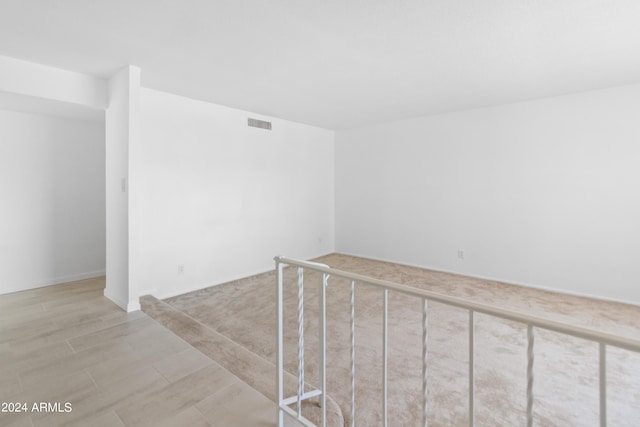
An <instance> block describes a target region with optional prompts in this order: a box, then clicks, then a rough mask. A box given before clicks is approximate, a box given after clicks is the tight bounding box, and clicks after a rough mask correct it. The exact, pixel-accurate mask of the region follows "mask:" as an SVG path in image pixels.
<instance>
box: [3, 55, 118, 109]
mask: <svg viewBox="0 0 640 427" xmlns="http://www.w3.org/2000/svg"><path fill="white" fill-rule="evenodd" d="M0 91H2V92H9V93H13V94H19V95H28V96H32V97H37V98H42V99H46V100H53V101H61V102H65V103H68V104H70V105H78V106H79V105H81V106H83V107H89V108H95V109H98V110H103V109H104V108H105V107H106V106H107V82H106V81H105V80H104V79H101V78H99V77H95V76H90V75H87V74H80V73H75V72H73V71H67V70H62V69H60V68H55V67H50V66H48V65H42V64H36V63H33V62H27V61H22V60H20V59H15V58H11V57H8V56H1V55H0Z"/></svg>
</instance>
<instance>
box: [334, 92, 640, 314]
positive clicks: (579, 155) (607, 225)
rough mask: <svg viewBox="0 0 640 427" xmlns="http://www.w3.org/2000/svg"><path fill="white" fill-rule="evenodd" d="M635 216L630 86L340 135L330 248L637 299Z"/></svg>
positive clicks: (636, 122)
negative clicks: (333, 244)
mask: <svg viewBox="0 0 640 427" xmlns="http://www.w3.org/2000/svg"><path fill="white" fill-rule="evenodd" d="M639 218H640V85H634V86H627V87H619V88H613V89H609V90H602V91H594V92H588V93H581V94H577V95H572V96H563V97H557V98H550V99H544V100H537V101H531V102H524V103H518V104H512V105H506V106H501V107H496V108H486V109H479V110H473V111H466V112H459V113H452V114H445V115H439V116H431V117H422V118H416V119H412V120H404V121H399V122H394V123H389V124H382V125H378V126H371V127H367V128H362V129H354V130H347V131H340V132H337V134H336V249H337V251H339V252H343V253H349V254H357V255H363V256H368V257H373V258H379V259H385V260H392V261H397V262H402V263H407V264H414V265H419V266H425V267H432V268H435V269H439V270H448V271H455V272H460V273H464V274H468V275H473V276H480V277H488V278H496V279H500V280H505V281H509V282H512V283H520V284H528V285H532V286H537V287H546V288H553V289H557V290H562V291H565V292H572V293H579V294H587V295H596V296H600V297H605V298H612V299H616V300H622V301H628V302H633V303H636V304H638V303H640V284H639V282H638V277H640V262H639V259H640V245H638V242H639V241H640V220H639ZM459 249H460V250H463V251H464V259H463V260H460V259H458V253H457V251H458V250H459Z"/></svg>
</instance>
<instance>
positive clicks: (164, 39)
mask: <svg viewBox="0 0 640 427" xmlns="http://www.w3.org/2000/svg"><path fill="white" fill-rule="evenodd" d="M0 54H2V55H7V56H12V57H15V58H20V59H25V60H29V61H33V62H39V63H43V64H47V65H53V66H57V67H60V68H65V69H69V70H73V71H79V72H85V73H90V74H96V75H101V76H108V75H109V74H110V73H112V72H113V71H114V70H115V69H117V68H119V67H121V66H123V65H126V64H132V65H137V66H139V67H140V68H141V69H142V83H143V85H144V86H146V87H151V88H155V89H159V90H165V91H169V92H173V93H177V94H182V95H185V96H189V97H192V98H196V99H202V100H206V101H210V102H214V103H218V104H223V105H227V106H231V107H236V108H241V109H245V110H249V111H253V112H256V113H262V114H266V115H271V116H276V117H281V118H285V119H290V120H295V121H299V122H303V123H309V124H313V125H318V126H322V127H327V128H332V129H342V128H349V127H357V126H361V125H365V124H371V123H377V122H381V121H388V120H396V119H400V118H406V117H414V116H420V115H428V114H437V113H443V112H449V111H455V110H462V109H468V108H476V107H482V106H489V105H498V104H504V103H510V102H517V101H520V100H525V99H533V98H540V97H548V96H555V95H561V94H567V93H573V92H579V91H585V90H591V89H598V88H604V87H610V86H617V85H624V84H631V83H637V82H640V1H639V0H535V1H534V0H482V1H477V0H430V1H429V0H422V1H419V0H313V1H312V0H279V1H278V0H270V1H268V0H109V1H99V0H64V1H52V0H30V1H25V0H0Z"/></svg>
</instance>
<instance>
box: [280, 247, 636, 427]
mask: <svg viewBox="0 0 640 427" xmlns="http://www.w3.org/2000/svg"><path fill="white" fill-rule="evenodd" d="M275 261H276V267H277V271H278V279H277V283H278V337H277V343H278V345H279V346H282V343H283V321H282V318H283V313H282V307H283V304H282V298H283V294H282V285H283V279H282V275H283V266H284V265H289V266H295V267H298V268H304V269H309V270H312V271H316V272H318V273H321V274H322V278H321V290H320V319H319V321H320V334H321V336H320V340H319V341H320V342H319V344H320V349H319V351H320V366H319V371H320V388H319V390H315V391H313V392H310V393H305V395H304V396H302V397H301V396H300V392H299V394H298V396H296V398H297V400H298V401H299V400H304V399H305V398H310V397H315V396H319V397H320V402H321V406H322V414H321V419H322V425H323V426H324V425H326V424H325V423H326V366H325V362H326V356H325V354H326V353H325V352H326V306H325V301H326V300H325V292H326V285H327V279H328V277H329V276H331V277H334V278H342V279H346V280H349V281H350V283H351V286H352V288H351V289H352V290H351V292H352V293H351V316H352V323H351V328H352V336H351V345H352V349H351V352H352V356H351V357H352V359H353V352H354V348H353V346H354V344H355V337H354V336H353V328H354V324H353V307H354V301H353V284H354V283H355V282H358V283H362V284H368V285H372V286H376V287H378V288H382V289H383V290H384V299H383V331H382V332H383V402H382V404H383V423H384V424H385V425H386V422H387V396H386V389H387V387H386V382H387V348H386V344H387V304H388V292H389V291H394V292H399V293H402V294H405V295H410V296H413V297H417V298H420V299H422V301H423V333H422V341H423V342H422V346H423V354H422V357H423V412H424V413H423V424H424V426H425V427H426V426H427V419H426V415H427V413H426V411H427V402H426V400H427V395H426V393H427V352H426V350H427V316H426V315H427V301H436V302H439V303H442V304H447V305H450V306H454V307H459V308H462V309H466V310H468V311H469V328H470V329H469V353H470V354H469V375H470V378H469V388H470V390H469V393H470V394H469V410H470V414H469V425H470V426H473V424H474V406H475V405H474V396H473V393H474V385H475V384H474V379H473V375H474V357H473V356H474V355H473V352H474V340H475V337H474V333H473V330H474V321H473V320H474V316H473V315H474V313H476V312H477V313H482V314H487V315H490V316H494V317H499V318H503V319H508V320H512V321H515V322H518V323H523V324H525V325H526V326H527V336H528V339H527V414H526V415H527V425H528V426H531V425H532V423H533V384H534V382H533V370H534V329H533V328H541V329H547V330H551V331H555V332H559V333H562V334H565V335H570V336H574V337H578V338H583V339H586V340H589V341H594V342H597V343H598V344H599V372H600V375H599V376H600V426H601V427H604V426H606V423H607V420H606V418H607V415H606V346H607V345H609V346H614V347H619V348H623V349H626V350H630V351H634V352H638V353H640V340H637V339H633V338H629V337H624V336H619V335H613V334H610V333H607V332H602V331H596V330H593V329H589V328H585V327H582V326H578V325H571V324H568V323H563V322H559V321H555V320H550V319H546V318H543V317H539V316H532V315H530V314H526V313H521V312H517V311H512V310H505V309H503V308H500V307H496V306H492V305H488V304H482V303H476V302H472V301H468V300H466V299H463V298H459V297H454V296H449V295H443V294H439V293H436V292H432V291H426V290H422V289H416V288H412V287H409V286H405V285H400V284H397V283H393V282H389V281H386V280H381V279H375V278H372V277H367V276H362V275H359V274H355V273H350V272H346V271H341V270H336V269H333V268H331V267H329V266H327V265H325V264H319V263H315V262H309V261H301V260H297V259H292V258H287V257H284V256H277V257H275ZM300 298H301V297H300ZM282 352H283V349H282V348H281V347H279V348H278V349H277V359H278V374H277V380H278V381H277V382H278V385H277V387H278V394H277V395H278V400H279V401H278V426H280V427H281V426H282V425H283V424H282V420H283V418H282V417H283V412H286V413H288V414H289V415H292V416H294V417H295V416H296V415H297V416H298V419H299V420H300V421H303V422H305V423H308V422H309V421H308V420H307V419H305V418H304V417H302V416H301V415H300V414H299V413H298V414H296V413H295V412H294V411H292V410H291V409H290V408H288V407H287V405H288V404H290V403H292V402H294V401H296V400H294V399H293V398H288V399H284V398H283V390H282V388H283V384H282V375H283V369H284V368H283V357H282ZM300 357H301V358H303V357H304V350H302V351H301V353H300ZM354 368H355V366H354V364H353V360H352V379H351V386H352V388H353V384H354V379H353V375H354V371H355V369H354ZM353 392H354V391H353V390H352V399H351V402H352V403H351V404H352V408H351V414H352V417H353V415H354V414H355V412H354V408H353V405H354V403H355V402H354V396H353ZM307 396H308V397H307ZM351 425H352V426H353V425H354V421H353V420H352V422H351Z"/></svg>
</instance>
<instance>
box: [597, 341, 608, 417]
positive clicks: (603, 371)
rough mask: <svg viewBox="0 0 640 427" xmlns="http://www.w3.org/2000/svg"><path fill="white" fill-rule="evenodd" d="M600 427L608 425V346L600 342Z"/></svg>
mask: <svg viewBox="0 0 640 427" xmlns="http://www.w3.org/2000/svg"><path fill="white" fill-rule="evenodd" d="M599 359H600V427H606V425H607V348H606V346H605V344H604V343H602V342H601V343H600V358H599Z"/></svg>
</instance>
